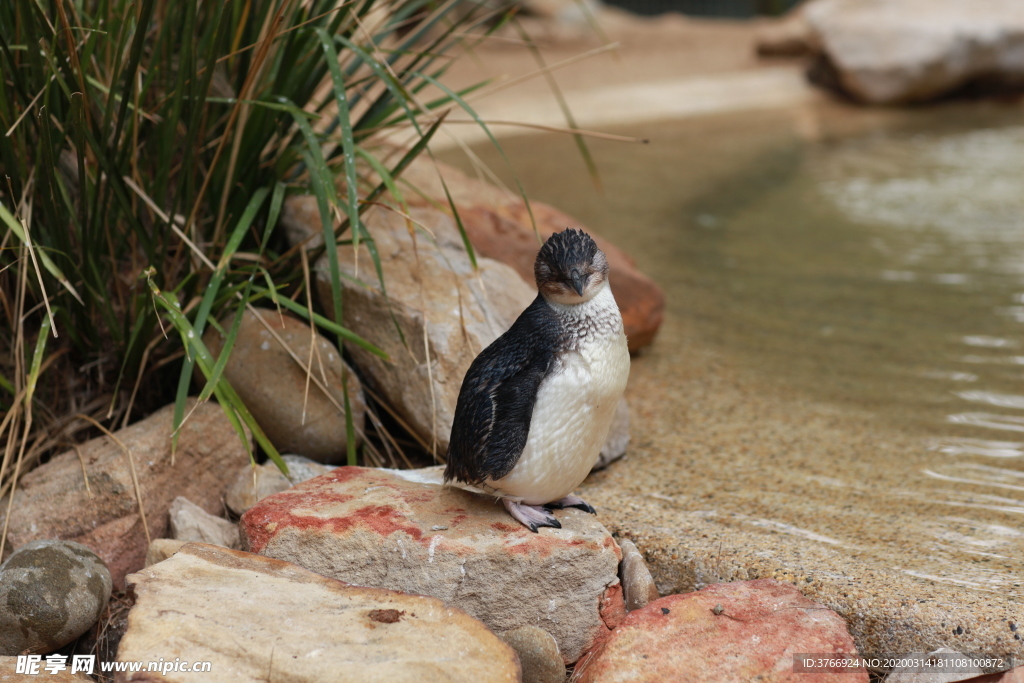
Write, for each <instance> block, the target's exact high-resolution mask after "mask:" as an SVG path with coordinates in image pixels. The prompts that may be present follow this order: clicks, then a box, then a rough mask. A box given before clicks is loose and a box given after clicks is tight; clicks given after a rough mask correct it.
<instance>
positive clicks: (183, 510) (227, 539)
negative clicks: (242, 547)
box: [169, 496, 239, 549]
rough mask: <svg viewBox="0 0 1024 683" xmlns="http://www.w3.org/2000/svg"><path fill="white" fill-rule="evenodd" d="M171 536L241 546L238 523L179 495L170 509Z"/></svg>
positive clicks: (228, 545) (182, 539)
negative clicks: (218, 515) (210, 511)
mask: <svg viewBox="0 0 1024 683" xmlns="http://www.w3.org/2000/svg"><path fill="white" fill-rule="evenodd" d="M169 516H170V521H171V537H172V538H174V539H175V540H178V541H186V542H188V541H197V542H199V543H209V544H211V545H219V546H222V547H224V548H235V549H238V547H239V540H238V525H237V524H232V523H231V522H229V521H228V520H226V519H224V518H223V517H216V516H214V515H211V514H210V513H209V512H207V511H206V510H204V509H203V508H201V507H199V506H198V505H196V504H195V503H193V502H192V501H190V500H189V499H188V498H185V497H183V496H178V497H177V498H175V499H174V500H173V501H172V502H171V509H170V511H169Z"/></svg>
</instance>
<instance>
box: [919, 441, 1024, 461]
mask: <svg viewBox="0 0 1024 683" xmlns="http://www.w3.org/2000/svg"><path fill="white" fill-rule="evenodd" d="M932 450H936V451H939V452H940V453H945V454H947V455H984V456H987V457H990V458H1019V457H1020V456H1022V455H1024V443H1021V442H1019V441H990V440H989V439H966V438H965V439H952V438H950V439H942V440H939V441H937V442H935V443H933V444H932Z"/></svg>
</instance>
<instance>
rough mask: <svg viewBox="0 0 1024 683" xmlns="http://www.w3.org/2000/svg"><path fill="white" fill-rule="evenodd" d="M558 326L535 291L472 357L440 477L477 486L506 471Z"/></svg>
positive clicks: (521, 440)
mask: <svg viewBox="0 0 1024 683" xmlns="http://www.w3.org/2000/svg"><path fill="white" fill-rule="evenodd" d="M559 339H560V325H559V321H558V318H557V316H556V315H555V313H554V311H553V310H552V309H551V307H550V306H548V304H547V303H546V302H545V301H544V299H543V298H541V296H540V295H538V296H537V298H536V299H534V301H533V303H532V304H530V306H529V307H528V308H527V309H526V310H525V311H523V313H522V315H520V316H519V318H518V319H517V320H516V322H515V323H513V325H512V327H511V328H509V330H508V331H507V332H505V334H503V335H501V336H500V337H498V338H497V339H496V340H495V341H494V342H493V343H492V344H491V345H490V346H488V347H487V348H486V349H484V350H483V351H482V352H481V353H480V355H479V356H477V357H476V359H475V360H474V361H473V363H472V364H471V365H470V367H469V371H468V372H467V373H466V378H465V379H464V380H463V382H462V389H461V390H460V391H459V400H458V403H457V404H456V407H455V420H454V424H453V425H452V435H451V439H450V441H449V444H448V458H447V460H448V464H447V467H446V468H445V472H444V479H445V481H451V480H453V479H454V480H456V481H463V482H466V483H468V484H480V483H482V482H483V481H485V480H487V479H491V480H496V479H501V478H502V477H504V476H505V475H506V474H508V473H509V472H511V471H512V468H513V467H515V465H516V462H518V461H519V456H520V455H522V453H523V448H525V446H526V440H527V437H528V436H529V433H530V421H531V418H532V417H533V406H534V404H535V403H536V400H537V390H538V389H539V387H540V384H541V382H542V381H543V380H544V378H545V377H546V376H547V374H548V372H550V370H551V367H552V365H553V363H554V359H555V354H556V352H557V350H558V344H559Z"/></svg>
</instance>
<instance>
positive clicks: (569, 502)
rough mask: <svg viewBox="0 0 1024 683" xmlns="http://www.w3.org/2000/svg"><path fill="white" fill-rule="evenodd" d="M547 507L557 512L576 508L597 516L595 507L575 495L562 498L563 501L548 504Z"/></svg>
mask: <svg viewBox="0 0 1024 683" xmlns="http://www.w3.org/2000/svg"><path fill="white" fill-rule="evenodd" d="M546 507H549V508H554V509H555V510H562V509H563V508H576V509H578V510H583V511H584V512H589V513H590V514H592V515H596V514H597V510H595V509H594V506H593V505H591V504H590V503H588V502H586V501H585V500H583V499H582V498H580V497H579V496H573V495H568V496H566V497H565V498H562V499H561V500H556V501H555V502H554V503H548V504H547V506H546Z"/></svg>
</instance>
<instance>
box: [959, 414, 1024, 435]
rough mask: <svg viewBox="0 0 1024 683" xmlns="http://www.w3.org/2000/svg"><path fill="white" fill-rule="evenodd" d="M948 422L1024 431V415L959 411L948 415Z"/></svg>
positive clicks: (1009, 430)
mask: <svg viewBox="0 0 1024 683" xmlns="http://www.w3.org/2000/svg"><path fill="white" fill-rule="evenodd" d="M946 422H952V423H953V424H961V425H971V426H972V427H987V428H988V429H1002V430H1005V431H1008V432H1024V417H1015V416H1013V415H998V414H996V413H958V414H956V415H947V416H946Z"/></svg>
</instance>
